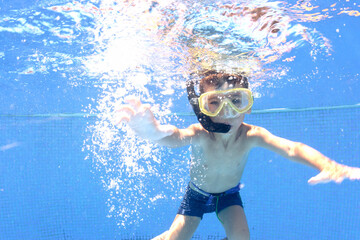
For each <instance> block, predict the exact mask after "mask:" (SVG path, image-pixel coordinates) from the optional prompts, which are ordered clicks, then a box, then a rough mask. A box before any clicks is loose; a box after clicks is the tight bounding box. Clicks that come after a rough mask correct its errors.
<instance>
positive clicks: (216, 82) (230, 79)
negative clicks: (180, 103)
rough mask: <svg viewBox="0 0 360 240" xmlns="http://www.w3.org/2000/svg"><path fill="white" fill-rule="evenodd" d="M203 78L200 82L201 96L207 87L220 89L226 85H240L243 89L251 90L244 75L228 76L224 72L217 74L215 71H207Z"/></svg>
mask: <svg viewBox="0 0 360 240" xmlns="http://www.w3.org/2000/svg"><path fill="white" fill-rule="evenodd" d="M202 76H203V78H202V79H201V80H200V85H199V91H200V94H202V93H204V92H205V85H207V86H214V87H215V88H220V87H221V86H222V85H224V83H226V82H227V83H229V84H233V85H235V84H240V86H241V87H243V88H249V82H248V80H247V78H246V77H245V76H244V75H243V74H241V73H240V74H228V73H224V72H217V71H215V70H210V71H206V72H204V73H203V74H202Z"/></svg>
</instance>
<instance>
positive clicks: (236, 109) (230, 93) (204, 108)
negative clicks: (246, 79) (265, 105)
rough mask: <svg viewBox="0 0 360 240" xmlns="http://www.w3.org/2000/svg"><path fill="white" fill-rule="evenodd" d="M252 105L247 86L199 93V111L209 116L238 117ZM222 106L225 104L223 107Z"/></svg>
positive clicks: (250, 94)
mask: <svg viewBox="0 0 360 240" xmlns="http://www.w3.org/2000/svg"><path fill="white" fill-rule="evenodd" d="M252 105H253V97H252V93H251V91H250V90H249V89H247V88H233V89H229V90H222V91H211V92H206V93H203V94H201V95H200V97H199V107H200V111H201V112H202V113H203V114H205V115H207V116H210V117H215V116H218V115H219V113H220V112H221V110H222V109H224V110H223V111H222V114H221V117H225V118H232V117H238V116H239V115H240V114H241V113H245V112H247V111H248V110H249V109H250V108H251V106H252ZM224 106H226V107H225V108H224Z"/></svg>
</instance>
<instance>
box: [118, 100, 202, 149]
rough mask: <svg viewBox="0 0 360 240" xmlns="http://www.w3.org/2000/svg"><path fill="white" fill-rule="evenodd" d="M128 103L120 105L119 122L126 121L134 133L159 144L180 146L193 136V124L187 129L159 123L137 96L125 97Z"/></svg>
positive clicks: (188, 141)
mask: <svg viewBox="0 0 360 240" xmlns="http://www.w3.org/2000/svg"><path fill="white" fill-rule="evenodd" d="M127 102H128V103H129V104H128V105H124V106H122V107H120V109H119V110H118V111H119V112H121V113H122V115H121V117H120V119H119V123H121V122H127V123H128V125H129V126H130V127H131V128H132V129H133V130H134V131H135V133H136V134H137V135H138V136H140V137H142V138H144V139H148V140H151V141H154V142H157V143H158V144H160V145H163V146H167V147H181V146H185V145H188V144H190V142H191V140H192V137H194V136H195V129H196V128H195V127H194V125H192V126H190V127H188V128H187V129H178V128H177V127H175V126H173V125H161V124H160V123H159V122H158V121H157V120H156V119H155V117H154V114H153V113H152V111H151V110H150V106H149V105H148V104H142V103H141V102H140V100H139V99H138V98H135V97H131V98H128V99H127Z"/></svg>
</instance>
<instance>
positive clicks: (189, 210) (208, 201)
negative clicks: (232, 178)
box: [178, 182, 243, 219]
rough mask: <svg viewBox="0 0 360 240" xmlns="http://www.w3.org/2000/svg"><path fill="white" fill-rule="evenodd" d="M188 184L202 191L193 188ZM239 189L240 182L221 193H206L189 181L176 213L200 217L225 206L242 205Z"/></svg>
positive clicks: (220, 209)
mask: <svg viewBox="0 0 360 240" xmlns="http://www.w3.org/2000/svg"><path fill="white" fill-rule="evenodd" d="M190 184H192V186H194V187H195V188H196V189H198V190H199V191H200V192H202V193H199V192H198V191H195V190H193V189H192V188H191V187H190ZM239 191H240V184H239V185H237V186H236V187H234V188H231V189H229V190H228V191H226V192H223V193H207V192H205V191H203V190H201V189H199V188H198V187H197V186H196V185H195V184H193V183H192V182H190V183H189V185H188V187H187V188H186V192H185V195H184V198H183V201H182V202H181V204H180V208H179V210H178V214H181V215H186V216H196V217H200V218H201V219H202V217H203V215H204V213H211V212H216V214H218V213H219V212H221V211H222V210H224V209H225V208H227V207H230V206H234V205H239V206H241V207H243V203H242V201H241V197H240V194H239Z"/></svg>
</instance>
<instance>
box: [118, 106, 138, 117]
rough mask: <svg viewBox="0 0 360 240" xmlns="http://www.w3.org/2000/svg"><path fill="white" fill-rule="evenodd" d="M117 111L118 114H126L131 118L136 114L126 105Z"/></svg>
mask: <svg viewBox="0 0 360 240" xmlns="http://www.w3.org/2000/svg"><path fill="white" fill-rule="evenodd" d="M116 111H117V112H125V113H126V114H129V115H131V116H133V115H135V113H136V112H135V110H134V109H133V108H132V107H130V106H126V105H124V106H121V107H119V108H118V109H117V110H116Z"/></svg>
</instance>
